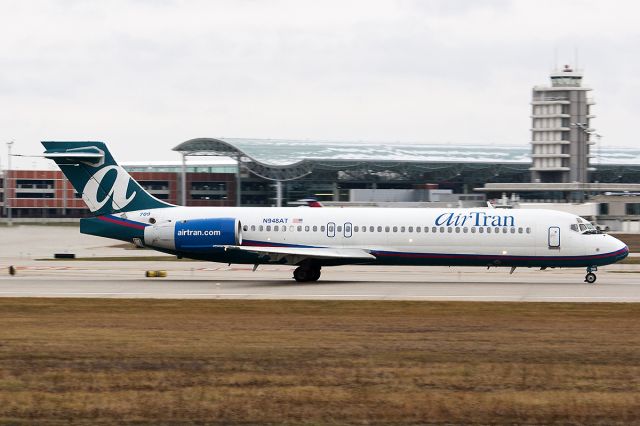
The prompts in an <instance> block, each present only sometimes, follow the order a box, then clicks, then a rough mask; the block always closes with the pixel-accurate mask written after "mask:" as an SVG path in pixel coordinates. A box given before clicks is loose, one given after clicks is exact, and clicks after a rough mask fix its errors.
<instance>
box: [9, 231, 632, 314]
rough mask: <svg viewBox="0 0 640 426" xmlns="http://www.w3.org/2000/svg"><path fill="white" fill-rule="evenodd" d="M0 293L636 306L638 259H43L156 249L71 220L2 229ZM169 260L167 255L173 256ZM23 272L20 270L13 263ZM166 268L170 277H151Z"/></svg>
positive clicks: (131, 253)
mask: <svg viewBox="0 0 640 426" xmlns="http://www.w3.org/2000/svg"><path fill="white" fill-rule="evenodd" d="M0 232H1V235H2V240H3V244H1V245H0V297H3V296H4V297H111V298H181V299H182V298H212V299H215V298H236V299H330V300H343V299H344V300H348V299H381V300H386V299H388V300H484V301H551V302H561V301H577V302H640V265H610V266H607V267H604V268H601V270H600V271H598V281H597V283H596V284H595V285H588V284H585V283H583V282H582V281H583V279H584V274H585V272H584V270H581V269H579V270H578V269H557V270H546V271H539V270H534V269H517V270H516V272H515V273H514V274H513V275H509V270H508V269H507V268H501V269H491V270H486V269H483V268H447V267H378V266H369V267H367V266H342V267H335V268H324V269H323V272H322V278H321V279H320V281H319V282H317V283H306V284H298V283H296V282H295V281H293V279H292V278H291V276H292V269H293V268H291V267H287V266H260V267H259V268H258V270H257V271H256V272H252V270H251V269H252V268H251V266H250V265H241V266H230V267H229V266H226V265H220V264H215V263H206V262H185V261H180V262H177V261H153V262H152V261H147V260H141V261H122V262H111V261H107V262H105V261H97V260H85V261H80V260H77V261H50V260H48V261H42V260H34V259H38V258H51V257H52V256H53V253H58V252H73V253H75V254H76V255H77V256H80V257H84V258H91V257H102V256H120V257H129V258H130V257H140V256H149V255H156V254H157V253H156V252H152V251H149V250H130V249H127V247H126V246H123V245H122V244H118V243H117V242H114V241H112V240H108V239H103V238H98V237H92V236H87V235H82V234H80V233H79V231H78V228H77V227H74V226H14V227H2V228H0ZM167 259H171V257H170V256H168V257H167ZM9 265H14V266H15V267H16V268H17V275H16V276H13V277H12V276H9V275H8V274H7V267H8V266H9ZM146 270H166V271H167V273H168V276H167V278H145V277H144V271H146Z"/></svg>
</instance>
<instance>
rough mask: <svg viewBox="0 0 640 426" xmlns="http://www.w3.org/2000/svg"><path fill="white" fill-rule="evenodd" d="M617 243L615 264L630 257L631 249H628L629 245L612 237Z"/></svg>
mask: <svg viewBox="0 0 640 426" xmlns="http://www.w3.org/2000/svg"><path fill="white" fill-rule="evenodd" d="M611 238H612V239H613V241H614V243H615V248H614V253H615V260H614V262H619V261H620V260H622V259H624V258H625V257H627V256H629V247H627V245H626V244H625V243H623V242H622V241H620V240H619V239H617V238H614V237H611Z"/></svg>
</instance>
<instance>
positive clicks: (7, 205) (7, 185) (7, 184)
mask: <svg viewBox="0 0 640 426" xmlns="http://www.w3.org/2000/svg"><path fill="white" fill-rule="evenodd" d="M13 142H14V141H13V140H11V141H9V142H7V176H6V178H5V180H4V206H5V209H7V225H8V226H11V225H12V221H11V202H10V201H9V200H10V198H9V188H10V187H11V185H10V180H9V175H10V174H11V147H12V146H13Z"/></svg>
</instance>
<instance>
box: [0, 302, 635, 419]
mask: <svg viewBox="0 0 640 426" xmlns="http://www.w3.org/2000/svg"><path fill="white" fill-rule="evenodd" d="M0 301H1V302H0V325H1V327H0V424H5V423H8V424H34V423H37V424H43V423H54V424H55V423H59V424H61V423H67V422H71V421H73V422H74V424H100V423H103V424H104V423H118V424H123V423H136V424H145V423H146V424H184V423H190V422H193V423H200V424H202V423H220V424H228V423H246V424H265V423H290V424H291V423H295V424H298V423H306V424H343V423H357V424H381V423H392V424H407V423H420V424H424V423H443V422H446V423H452V424H459V423H478V424H489V423H491V424H507V423H508V424H514V423H517V424H524V423H528V424H540V423H545V424H549V423H551V424H554V423H555V424H584V423H589V424H616V423H617V424H633V423H636V424H637V423H640V332H639V331H640V304H551V303H548V304H538V303H464V302H442V303H437V302H428V303H427V302H366V301H362V302H329V301H326V302H323V301H231V300H209V301H197V300H184V301H156V300H153V301H149V300H87V299H0Z"/></svg>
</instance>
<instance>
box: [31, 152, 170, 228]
mask: <svg viewBox="0 0 640 426" xmlns="http://www.w3.org/2000/svg"><path fill="white" fill-rule="evenodd" d="M42 145H44V147H45V149H46V151H45V153H44V157H45V158H49V159H51V160H53V161H55V162H56V164H57V165H58V167H60V169H61V170H62V173H64V175H65V176H66V177H67V179H69V181H70V182H71V184H72V185H73V187H74V188H75V190H76V192H78V193H79V194H81V195H82V199H83V200H84V202H85V203H86V204H87V206H88V207H89V209H90V210H91V212H92V213H95V214H96V215H103V214H109V213H118V212H127V211H133V210H145V209H156V208H161V207H172V205H171V204H168V203H165V202H164V201H160V200H158V199H157V198H155V197H154V196H153V195H151V194H149V193H148V192H147V191H145V190H144V189H143V188H142V187H141V186H140V184H139V183H138V182H136V181H135V180H134V179H133V178H132V177H131V176H130V175H129V173H127V171H126V170H125V169H123V168H122V167H121V166H119V165H118V163H117V162H116V161H115V160H114V158H113V156H112V155H111V153H110V152H109V149H108V148H107V146H106V144H104V143H103V142H53V141H43V142H42Z"/></svg>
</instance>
